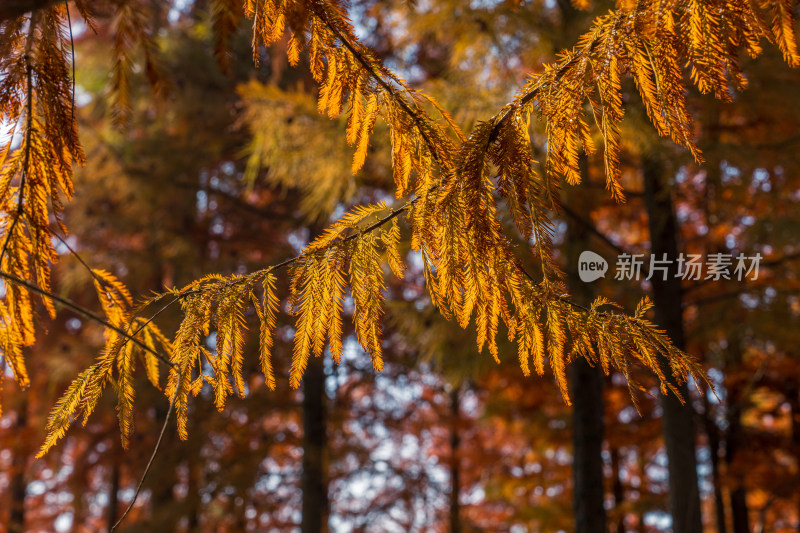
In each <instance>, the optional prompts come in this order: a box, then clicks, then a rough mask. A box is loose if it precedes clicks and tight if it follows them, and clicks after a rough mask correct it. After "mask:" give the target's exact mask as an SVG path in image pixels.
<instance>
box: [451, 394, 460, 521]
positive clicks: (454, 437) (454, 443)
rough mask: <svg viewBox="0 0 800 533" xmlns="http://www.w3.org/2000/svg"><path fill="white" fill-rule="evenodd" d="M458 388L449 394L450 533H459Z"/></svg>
mask: <svg viewBox="0 0 800 533" xmlns="http://www.w3.org/2000/svg"><path fill="white" fill-rule="evenodd" d="M458 393H459V387H454V388H453V390H452V391H451V392H450V533H460V532H461V518H460V514H461V504H460V501H459V493H460V492H461V468H460V464H459V450H458V449H459V446H460V445H461V436H460V434H459V425H460V424H459V420H460V416H459V404H460V402H459V394H458Z"/></svg>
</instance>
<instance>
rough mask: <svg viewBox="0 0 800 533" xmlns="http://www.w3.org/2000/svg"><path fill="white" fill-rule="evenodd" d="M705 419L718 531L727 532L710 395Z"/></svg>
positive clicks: (716, 435) (705, 408)
mask: <svg viewBox="0 0 800 533" xmlns="http://www.w3.org/2000/svg"><path fill="white" fill-rule="evenodd" d="M703 407H704V409H703V410H704V414H703V421H704V422H705V426H706V435H708V450H709V454H710V456H711V480H712V482H713V483H714V510H715V511H716V514H717V533H727V531H728V526H727V524H726V523H725V499H724V498H723V494H722V482H721V480H720V474H719V446H720V442H719V428H718V427H717V422H716V421H715V420H714V417H713V415H712V413H711V403H710V402H709V401H708V396H704V397H703Z"/></svg>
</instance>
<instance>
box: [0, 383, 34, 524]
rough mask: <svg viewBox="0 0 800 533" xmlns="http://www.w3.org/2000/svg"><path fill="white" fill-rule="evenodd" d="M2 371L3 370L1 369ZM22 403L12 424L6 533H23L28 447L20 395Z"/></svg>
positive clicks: (25, 411)
mask: <svg viewBox="0 0 800 533" xmlns="http://www.w3.org/2000/svg"><path fill="white" fill-rule="evenodd" d="M3 369H4V368H3ZM22 394H23V397H22V401H21V402H20V405H19V408H18V409H17V421H16V423H15V424H14V435H15V438H14V448H13V450H12V453H13V454H14V455H13V457H12V460H11V482H10V487H9V488H8V493H9V496H10V497H11V509H10V516H9V521H8V533H25V493H26V492H27V489H28V482H27V480H26V479H25V471H26V469H27V463H28V445H27V443H26V442H25V441H26V437H27V433H28V431H27V429H28V399H27V398H26V397H25V396H24V394H26V393H24V392H23V393H22Z"/></svg>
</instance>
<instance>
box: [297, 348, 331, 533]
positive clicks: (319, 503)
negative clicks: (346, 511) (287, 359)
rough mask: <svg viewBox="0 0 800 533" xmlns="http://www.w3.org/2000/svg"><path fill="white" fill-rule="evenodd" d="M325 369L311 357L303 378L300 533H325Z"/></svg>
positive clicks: (326, 490)
mask: <svg viewBox="0 0 800 533" xmlns="http://www.w3.org/2000/svg"><path fill="white" fill-rule="evenodd" d="M325 426H326V413H325V366H324V360H323V359H322V357H312V358H311V360H310V361H309V362H308V368H307V369H306V372H305V375H304V376H303V475H302V479H301V484H302V491H303V515H302V516H303V518H302V520H303V523H302V527H301V529H302V532H303V533H324V532H326V531H328V480H327V468H326V465H327V464H326V460H325V450H326V445H327V434H326V427H325Z"/></svg>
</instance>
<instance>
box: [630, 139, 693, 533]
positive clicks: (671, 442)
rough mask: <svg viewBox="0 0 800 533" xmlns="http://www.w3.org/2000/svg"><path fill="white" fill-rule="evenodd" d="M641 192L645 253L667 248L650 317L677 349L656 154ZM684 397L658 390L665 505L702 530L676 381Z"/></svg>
mask: <svg viewBox="0 0 800 533" xmlns="http://www.w3.org/2000/svg"><path fill="white" fill-rule="evenodd" d="M642 170H643V174H644V197H645V204H646V206H647V213H648V221H649V226H650V244H651V246H650V253H651V254H652V255H653V256H654V257H656V258H657V259H661V258H662V257H663V254H666V256H667V259H669V260H671V263H670V266H669V270H668V274H667V279H666V280H663V279H662V276H661V273H656V274H655V275H654V276H653V278H652V279H651V283H652V287H653V302H654V303H655V319H656V322H657V323H658V325H659V326H660V327H662V328H664V330H665V331H666V333H667V335H669V337H670V339H672V342H673V343H674V344H675V346H677V347H678V348H680V349H684V348H685V347H686V340H685V337H684V332H683V316H682V304H683V302H682V294H681V280H680V279H679V278H677V277H676V273H677V262H676V259H677V258H678V239H677V236H678V225H677V221H676V218H675V212H674V208H673V205H672V198H671V196H670V190H669V188H668V187H665V186H664V185H663V182H662V180H663V179H664V178H665V174H666V172H665V170H666V169H665V165H664V162H663V161H662V160H661V159H660V156H659V155H658V154H648V155H646V156H645V157H644V160H643V168H642ZM662 368H663V369H664V372H665V373H666V375H667V377H668V379H669V378H671V373H669V372H670V370H669V367H668V364H667V363H666V361H662ZM677 388H678V390H679V392H680V394H681V396H682V397H683V398H684V400H685V402H686V403H681V401H680V400H679V399H678V398H677V397H676V396H675V395H674V394H671V393H670V394H666V395H663V394H662V395H661V396H660V403H661V409H662V411H663V432H664V443H665V446H666V449H667V458H668V460H669V505H670V512H671V514H672V527H673V531H675V533H701V532H702V529H703V527H702V519H701V515H700V494H699V491H698V488H697V458H696V456H695V428H694V409H693V408H692V405H691V402H690V398H689V388H688V387H687V386H686V384H685V383H684V384H682V385H680V386H678V387H677Z"/></svg>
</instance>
